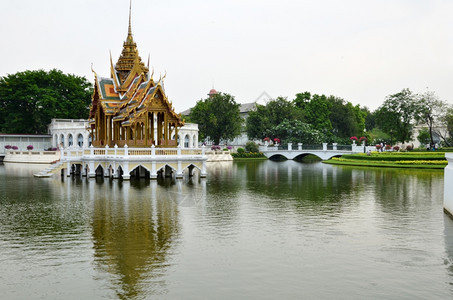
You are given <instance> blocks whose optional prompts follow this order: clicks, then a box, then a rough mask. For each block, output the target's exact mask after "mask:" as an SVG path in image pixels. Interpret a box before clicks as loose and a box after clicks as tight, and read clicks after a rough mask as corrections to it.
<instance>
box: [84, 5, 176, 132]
mask: <svg viewBox="0 0 453 300" xmlns="http://www.w3.org/2000/svg"><path fill="white" fill-rule="evenodd" d="M148 65H149V62H148ZM164 77H165V76H164ZM162 80H163V78H160V79H159V81H158V82H157V83H156V82H154V80H153V74H151V75H149V67H147V66H145V65H144V63H143V62H142V60H141V57H140V56H139V54H138V50H137V44H136V43H135V42H134V38H133V36H132V29H131V12H130V10H129V28H128V34H127V38H126V41H125V42H124V43H123V50H122V52H121V55H120V57H119V58H118V61H117V63H116V64H115V65H114V64H113V62H112V55H111V54H110V78H105V77H98V76H97V74H96V73H95V84H94V94H93V101H92V105H91V109H90V119H93V118H94V116H95V113H96V109H97V108H98V106H100V107H101V108H102V110H103V112H104V114H105V115H110V116H113V120H120V121H122V123H121V125H124V126H128V125H131V124H134V123H135V122H137V121H138V118H139V117H140V116H141V115H142V114H143V113H144V112H145V111H146V109H145V108H146V107H147V106H148V105H153V106H155V107H157V108H161V109H165V110H166V111H167V112H168V113H169V114H170V117H171V118H174V119H176V120H177V121H178V122H177V123H178V125H180V126H182V125H183V121H182V120H181V118H180V116H179V115H178V114H176V113H175V112H174V109H173V106H172V103H171V102H169V101H168V99H167V96H166V95H165V92H164V89H163V86H162ZM92 122H94V120H92Z"/></svg>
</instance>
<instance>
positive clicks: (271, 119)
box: [246, 97, 302, 139]
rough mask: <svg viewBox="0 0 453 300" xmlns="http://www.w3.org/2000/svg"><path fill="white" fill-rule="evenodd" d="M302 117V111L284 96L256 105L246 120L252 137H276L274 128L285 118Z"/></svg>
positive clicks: (248, 133) (249, 134) (248, 132)
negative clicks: (273, 131)
mask: <svg viewBox="0 0 453 300" xmlns="http://www.w3.org/2000/svg"><path fill="white" fill-rule="evenodd" d="M299 118H302V111H301V110H300V109H298V108H296V107H295V106H294V104H293V103H292V102H291V101H288V100H287V99H286V98H284V97H278V98H277V99H274V100H271V101H269V102H268V103H267V104H266V105H260V104H257V105H256V110H255V111H251V112H250V113H249V116H248V118H247V121H246V131H247V135H248V137H249V138H250V139H263V138H265V137H270V138H274V137H276V136H273V133H272V130H273V128H274V127H275V126H277V125H279V124H280V123H282V122H283V121H284V120H294V119H299Z"/></svg>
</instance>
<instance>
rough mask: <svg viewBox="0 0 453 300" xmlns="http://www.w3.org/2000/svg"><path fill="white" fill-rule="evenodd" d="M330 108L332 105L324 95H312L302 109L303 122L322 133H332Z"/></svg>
mask: <svg viewBox="0 0 453 300" xmlns="http://www.w3.org/2000/svg"><path fill="white" fill-rule="evenodd" d="M331 108H332V103H331V102H330V101H328V100H327V97H326V96H325V95H317V94H314V95H312V97H311V98H310V100H309V101H307V102H306V103H305V105H304V107H303V109H304V114H305V122H306V123H308V124H311V125H312V126H313V127H314V128H315V129H317V130H319V131H321V132H323V133H328V132H332V122H331V121H330V114H331Z"/></svg>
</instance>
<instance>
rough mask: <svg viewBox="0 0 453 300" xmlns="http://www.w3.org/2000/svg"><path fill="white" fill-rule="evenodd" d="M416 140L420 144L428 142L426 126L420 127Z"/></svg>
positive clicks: (428, 135) (429, 138)
mask: <svg viewBox="0 0 453 300" xmlns="http://www.w3.org/2000/svg"><path fill="white" fill-rule="evenodd" d="M417 140H418V141H419V142H420V144H421V146H424V145H426V144H429V142H430V140H431V136H430V134H429V130H428V128H422V129H420V131H419V132H418V136H417Z"/></svg>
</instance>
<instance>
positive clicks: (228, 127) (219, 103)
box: [190, 93, 242, 145]
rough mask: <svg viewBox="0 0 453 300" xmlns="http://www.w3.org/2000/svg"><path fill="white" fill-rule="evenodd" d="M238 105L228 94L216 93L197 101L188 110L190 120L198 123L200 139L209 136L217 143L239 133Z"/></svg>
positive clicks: (232, 137) (240, 121) (240, 120)
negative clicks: (189, 110)
mask: <svg viewBox="0 0 453 300" xmlns="http://www.w3.org/2000/svg"><path fill="white" fill-rule="evenodd" d="M239 106H240V105H239V104H237V103H236V101H235V100H234V97H233V96H231V95H230V94H226V93H218V94H216V95H214V96H212V97H209V98H207V99H204V100H203V99H202V100H200V101H198V102H197V104H196V105H195V107H194V108H193V109H192V110H191V112H190V120H192V121H193V122H196V123H198V126H199V127H198V128H199V133H200V137H201V138H202V139H205V138H210V139H211V140H212V141H213V142H214V144H216V145H218V144H219V143H220V140H229V139H234V138H235V137H236V136H238V135H240V134H241V125H242V118H241V116H240V112H239Z"/></svg>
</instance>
